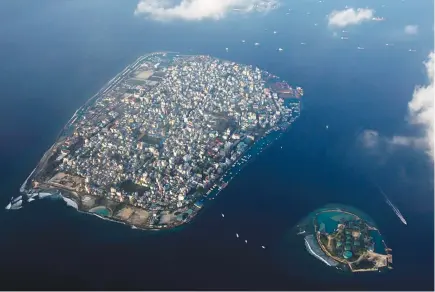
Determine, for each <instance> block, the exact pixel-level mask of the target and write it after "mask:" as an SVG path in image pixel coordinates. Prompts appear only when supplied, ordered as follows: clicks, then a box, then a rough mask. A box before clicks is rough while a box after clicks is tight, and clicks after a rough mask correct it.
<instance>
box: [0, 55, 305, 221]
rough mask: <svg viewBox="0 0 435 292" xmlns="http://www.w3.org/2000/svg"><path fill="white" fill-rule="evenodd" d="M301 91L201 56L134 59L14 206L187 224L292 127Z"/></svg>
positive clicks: (64, 136) (90, 105) (64, 133)
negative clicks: (57, 206)
mask: <svg viewBox="0 0 435 292" xmlns="http://www.w3.org/2000/svg"><path fill="white" fill-rule="evenodd" d="M302 95H303V89H302V88H301V87H294V88H293V87H292V86H290V85H289V84H288V83H287V82H285V81H283V80H281V79H280V78H279V77H278V76H275V75H273V74H271V73H269V72H266V71H263V70H260V69H259V68H257V67H255V66H248V65H243V64H237V63H235V62H231V61H226V60H220V59H217V58H213V57H211V56H205V55H181V54H179V53H176V52H156V53H151V54H147V55H144V56H141V57H140V58H138V59H137V60H136V61H135V62H134V63H132V64H131V65H129V66H127V67H126V68H125V69H124V70H123V71H122V72H120V73H119V74H118V75H116V76H115V77H114V78H113V79H112V80H110V81H109V82H108V83H107V84H106V85H105V86H104V87H103V88H102V89H101V90H100V91H99V92H98V93H97V94H95V95H94V96H93V97H91V98H90V99H89V100H88V101H87V102H86V103H85V104H84V105H83V106H82V107H80V108H79V109H78V110H77V111H76V112H75V113H74V115H73V116H72V118H71V119H70V120H69V121H68V123H67V124H66V125H65V126H64V127H63V129H62V130H61V132H60V133H59V135H58V137H57V139H56V142H55V143H54V144H53V145H52V146H51V147H50V148H49V149H48V151H46V153H45V154H44V155H43V157H42V159H41V160H40V162H39V164H38V165H37V166H36V168H35V169H34V170H33V172H32V173H31V174H30V176H29V177H28V178H27V179H26V181H25V182H24V183H23V185H22V186H21V189H20V192H21V195H20V196H18V197H16V198H11V202H10V203H9V204H8V206H7V207H6V208H7V209H11V210H12V209H19V208H21V207H22V206H24V205H26V204H28V203H29V202H32V201H34V200H35V199H40V198H44V197H49V196H50V197H57V198H60V199H63V200H64V201H65V202H66V203H67V204H68V205H70V206H73V207H74V208H76V209H77V210H79V211H81V212H85V213H90V214H93V215H96V216H99V217H101V218H103V219H108V220H113V221H116V222H121V223H125V224H127V225H130V226H131V227H133V228H139V229H164V228H173V227H175V226H179V225H181V224H183V223H186V222H189V221H190V220H191V219H192V218H193V217H195V215H196V214H197V213H198V212H199V210H201V209H202V207H203V205H204V203H205V201H206V200H212V199H214V198H215V197H216V195H217V194H219V192H220V191H221V190H222V189H223V188H225V187H226V186H227V184H228V183H229V182H230V181H231V179H233V178H234V177H235V176H236V175H237V174H238V173H239V172H240V170H241V169H242V167H243V166H244V165H245V164H246V163H248V161H249V160H250V159H252V158H253V157H255V156H256V155H258V154H259V153H260V152H261V151H262V150H263V149H264V148H265V147H266V146H267V145H269V144H271V143H272V142H273V141H274V140H276V139H278V137H279V136H280V135H282V133H283V132H284V131H286V130H287V129H288V128H289V126H290V125H291V124H292V123H293V122H294V121H295V120H296V119H297V118H298V117H299V115H300V111H301V102H300V100H301V97H302Z"/></svg>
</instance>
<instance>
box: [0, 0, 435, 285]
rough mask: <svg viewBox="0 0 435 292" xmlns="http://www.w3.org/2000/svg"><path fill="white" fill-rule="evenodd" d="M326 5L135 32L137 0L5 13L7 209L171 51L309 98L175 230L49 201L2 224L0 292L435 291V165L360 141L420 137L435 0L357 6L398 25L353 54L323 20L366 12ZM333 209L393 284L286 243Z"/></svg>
mask: <svg viewBox="0 0 435 292" xmlns="http://www.w3.org/2000/svg"><path fill="white" fill-rule="evenodd" d="M289 2H290V1H289ZM316 2H317V1H299V2H297V1H292V2H291V3H292V6H288V7H291V8H293V9H294V11H293V12H292V13H293V14H292V15H285V13H284V12H283V11H282V10H281V11H276V12H273V13H271V14H269V15H267V16H263V15H250V16H248V17H232V18H228V19H225V20H223V21H221V22H213V21H205V23H200V24H199V23H183V22H181V23H180V22H176V23H164V24H162V23H156V22H152V21H148V20H144V19H141V18H137V17H134V16H133V11H134V8H135V5H136V0H128V1H127V0H117V1H115V0H93V1H84V0H76V1H59V0H57V1H52V0H43V1H35V2H31V1H24V0H16V1H3V2H1V3H0V48H1V49H0V53H1V54H0V64H1V66H0V141H1V143H0V165H1V166H2V167H1V168H0V185H1V189H0V190H1V191H0V194H1V197H0V204H2V206H3V205H6V204H7V202H8V200H9V198H10V197H11V196H14V195H17V193H18V188H19V186H20V185H21V183H22V182H23V180H24V179H25V178H26V177H27V175H28V174H29V173H30V172H31V170H32V169H33V168H34V166H35V164H36V163H37V162H38V160H39V159H40V157H41V155H42V154H43V153H44V151H45V150H46V149H47V148H48V147H49V146H50V145H51V143H52V142H53V139H54V138H55V137H56V135H57V134H58V132H59V130H60V129H61V127H62V126H63V124H65V122H66V121H67V120H68V119H69V118H70V116H71V115H72V114H73V113H74V111H75V110H76V109H77V108H78V107H79V106H80V105H82V104H83V103H84V102H85V101H86V100H87V99H88V98H89V96H91V95H92V94H93V93H95V92H96V91H98V90H99V89H100V87H102V86H103V84H105V83H106V82H107V81H108V80H109V79H111V78H112V77H113V76H114V75H116V74H117V73H118V72H119V71H120V70H121V69H123V68H124V67H125V66H126V65H127V64H129V63H130V62H132V61H134V60H135V59H136V58H137V57H138V56H139V55H141V54H144V53H147V52H152V51H157V50H173V51H181V52H194V53H201V54H210V55H213V56H216V57H220V58H226V59H230V60H234V61H236V62H242V63H248V64H254V65H257V66H259V67H261V68H263V69H266V70H268V71H270V72H271V73H274V74H276V75H278V76H281V77H282V78H283V79H285V80H286V81H288V82H289V83H291V84H294V85H299V86H302V87H303V88H304V91H305V96H304V109H303V112H302V115H301V118H300V119H299V120H298V121H297V122H296V123H295V124H294V126H293V127H292V129H291V130H290V131H289V132H288V133H286V134H285V135H284V136H283V137H282V138H281V139H280V140H279V141H278V142H277V143H276V144H274V145H273V146H272V147H270V148H268V149H267V150H266V151H264V152H263V153H262V154H261V155H260V156H258V158H257V159H256V160H255V161H254V162H252V163H250V164H249V165H248V166H247V167H246V168H245V169H244V171H243V173H242V174H241V175H239V176H238V177H237V178H235V179H234V180H233V181H232V182H231V183H230V184H229V185H228V187H227V188H226V189H225V190H224V191H223V192H222V193H221V194H220V195H219V196H218V198H217V199H216V200H215V201H214V202H213V203H212V204H211V205H209V206H207V207H206V208H205V209H204V211H203V212H202V213H201V214H200V215H199V216H198V217H197V218H196V220H194V221H193V222H192V223H191V224H190V225H188V226H185V227H183V228H181V229H180V230H177V231H173V232H160V233H156V232H140V231H137V230H130V229H128V228H126V227H125V226H122V225H119V224H114V223H109V222H106V221H103V220H100V219H98V218H96V217H93V216H87V215H81V214H79V213H77V212H75V211H74V210H72V209H69V208H67V207H66V206H64V205H63V204H62V203H60V202H58V201H50V200H44V201H39V202H34V203H32V204H33V206H32V205H30V206H28V207H26V208H23V209H21V210H19V211H16V212H3V211H1V212H0V222H1V223H0V224H1V230H2V234H1V235H2V236H1V238H2V239H1V240H0V248H1V251H2V260H1V264H0V272H1V274H2V282H1V284H0V287H1V288H3V289H13V288H15V289H38V288H40V289H50V288H59V289H62V288H63V289H80V288H81V289H189V288H190V289H257V290H258V289H286V290H289V289H359V290H361V289H372V290H386V289H388V290H404V289H413V290H414V289H415V290H430V289H433V281H434V278H433V274H434V269H433V261H434V251H433V247H434V240H433V238H434V225H433V205H434V201H433V163H431V162H428V159H427V158H426V157H425V156H424V155H423V154H422V153H420V152H418V151H413V150H410V149H404V150H401V151H399V152H394V153H389V154H388V153H384V155H383V156H382V157H383V159H381V160H380V159H379V158H378V157H375V158H374V157H371V156H368V155H367V154H366V152H365V151H364V150H363V149H361V147H359V146H358V144H357V143H356V135H357V133H358V132H359V131H360V130H361V129H375V130H377V131H379V132H380V133H381V134H383V135H387V136H388V135H393V134H401V133H404V132H405V131H407V132H409V131H410V132H412V131H413V129H411V130H410V129H409V127H408V126H407V124H406V121H405V120H404V117H405V116H406V107H407V102H408V101H409V100H410V98H411V96H412V92H413V89H414V86H415V85H416V84H424V83H425V81H426V79H425V75H424V68H423V65H422V63H421V62H422V61H423V60H424V59H425V58H426V56H427V54H428V53H429V51H431V50H433V15H432V13H431V12H432V11H433V1H429V0H427V1H426V0H421V1H412V3H411V1H406V2H403V3H402V2H399V1H397V2H396V3H394V4H393V3H392V1H388V3H386V4H387V7H386V8H381V6H380V5H381V4H380V3H376V2H377V1H358V3H359V6H358V7H365V6H366V5H368V6H370V7H373V8H375V9H377V11H378V12H379V13H380V14H381V15H382V16H384V17H386V18H387V19H388V21H386V22H384V23H381V24H380V23H377V24H371V23H370V24H367V25H365V26H359V27H352V28H349V29H346V30H348V31H349V33H348V34H349V35H350V36H351V38H350V39H349V40H348V41H347V42H344V41H340V40H337V39H335V38H333V37H332V31H331V30H329V29H328V28H327V27H326V19H325V15H326V14H327V13H329V12H330V11H331V10H332V9H333V8H343V7H344V6H345V5H346V4H347V5H349V6H351V5H352V4H353V3H356V0H355V1H325V2H326V3H322V4H318V3H316ZM362 2H364V3H362ZM385 2H387V1H385ZM390 2H391V3H390ZM431 2H432V3H431ZM288 5H290V4H288ZM284 9H286V8H284ZM306 11H310V12H311V14H310V15H306V14H305V12H306ZM314 23H319V25H318V26H314V25H313V24H314ZM407 24H419V25H420V32H419V34H418V35H417V36H413V37H410V36H408V37H405V36H403V35H402V34H401V30H403V27H404V26H405V25H407ZM265 29H267V30H265ZM273 30H277V31H278V33H277V34H276V35H273V34H272V31H273ZM242 39H245V40H246V43H245V44H242V43H241V40H242ZM254 42H260V43H261V46H260V47H254V46H253V43H254ZM300 42H306V43H307V45H306V46H301V45H299V44H300ZM387 42H394V43H395V47H394V48H386V47H385V46H384V44H385V43H387ZM358 45H360V46H364V47H365V48H366V50H364V51H358V50H356V47H357V46H358ZM225 47H228V48H229V52H228V53H226V52H225ZM278 47H283V48H284V49H285V50H284V51H283V52H281V53H278V52H277V51H276V50H277V48H278ZM408 48H416V49H417V52H416V53H413V54H412V53H409V52H407V50H408ZM326 124H328V125H329V130H328V131H326V130H325V125H326ZM280 146H283V149H281V147H280ZM371 181H375V182H377V183H379V184H380V185H381V186H382V188H383V189H384V191H385V192H386V193H387V194H388V195H389V196H390V199H391V200H392V201H393V202H394V203H395V204H396V206H397V207H398V208H399V209H400V210H401V212H402V213H403V215H404V216H405V218H406V219H407V221H408V226H405V225H403V224H402V223H401V222H400V220H399V219H398V218H397V217H396V216H395V214H394V213H393V212H392V211H391V209H389V207H388V206H387V205H386V204H385V203H384V201H383V199H382V196H381V194H379V193H378V192H377V189H376V187H375V186H373V184H372V183H371ZM328 203H342V204H346V205H351V206H354V207H356V208H358V209H360V210H362V211H364V212H365V213H367V214H368V215H369V216H370V217H371V218H373V220H374V221H375V222H376V224H377V225H378V227H379V229H380V230H381V232H382V235H383V237H384V238H385V240H386V242H387V244H388V246H390V247H391V248H392V249H393V261H394V267H395V269H394V270H393V271H391V272H390V273H387V274H382V275H378V274H366V275H342V274H337V273H336V272H335V270H330V269H328V268H327V267H326V266H324V265H323V264H322V263H321V262H320V261H318V260H316V259H315V258H314V257H312V256H310V255H309V254H308V253H307V252H305V250H304V247H303V241H302V238H297V237H296V236H294V235H292V234H290V232H291V229H292V228H293V226H294V225H295V224H296V223H297V222H298V221H299V220H300V219H301V218H303V217H304V216H306V215H307V214H308V213H309V212H311V211H313V210H315V209H317V208H320V207H322V206H323V205H325V204H328ZM221 212H223V213H225V219H222V217H221V216H220V213H221ZM236 232H237V233H239V234H240V236H241V239H240V240H237V238H236V237H235V233H236ZM243 239H247V240H248V245H245V244H244V243H243V241H242V240H243ZM260 245H266V246H268V249H266V250H263V249H261V248H260Z"/></svg>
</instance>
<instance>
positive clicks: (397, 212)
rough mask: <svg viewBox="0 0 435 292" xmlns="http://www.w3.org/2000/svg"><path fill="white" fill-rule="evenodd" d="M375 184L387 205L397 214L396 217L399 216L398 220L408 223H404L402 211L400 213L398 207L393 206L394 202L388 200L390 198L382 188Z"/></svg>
mask: <svg viewBox="0 0 435 292" xmlns="http://www.w3.org/2000/svg"><path fill="white" fill-rule="evenodd" d="M376 186H377V187H378V189H379V191H380V192H381V194H382V195H383V196H384V199H385V202H386V203H387V205H388V206H390V207H391V209H392V210H393V211H394V213H396V215H397V217H399V219H400V221H402V222H403V224H405V225H408V223H406V220H405V218H404V217H403V215H402V213H400V211H399V209H397V208H396V206H394V204H393V203H392V202H391V201H390V199H388V197H387V195H386V194H385V192H384V191H383V190H382V188H381V187H380V186H379V185H376Z"/></svg>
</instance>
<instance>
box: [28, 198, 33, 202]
mask: <svg viewBox="0 0 435 292" xmlns="http://www.w3.org/2000/svg"><path fill="white" fill-rule="evenodd" d="M34 200H35V199H34V198H29V199H28V200H27V202H28V203H30V202H32V201H34Z"/></svg>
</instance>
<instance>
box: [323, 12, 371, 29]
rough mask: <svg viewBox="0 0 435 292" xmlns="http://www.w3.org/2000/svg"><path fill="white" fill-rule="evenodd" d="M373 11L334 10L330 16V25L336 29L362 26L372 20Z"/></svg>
mask: <svg viewBox="0 0 435 292" xmlns="http://www.w3.org/2000/svg"><path fill="white" fill-rule="evenodd" d="M373 15H374V10H373V9H367V8H358V9H357V10H355V9H354V8H348V9H344V10H334V11H332V12H331V13H330V14H329V16H328V24H329V25H330V26H335V27H346V26H349V25H356V24H360V23H362V22H364V21H370V20H372V18H373Z"/></svg>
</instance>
